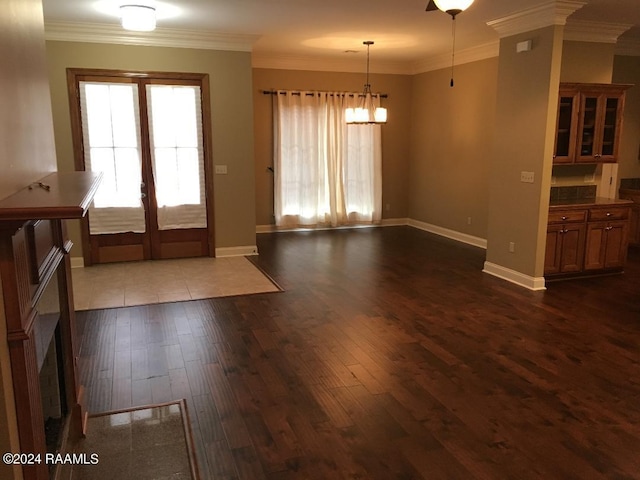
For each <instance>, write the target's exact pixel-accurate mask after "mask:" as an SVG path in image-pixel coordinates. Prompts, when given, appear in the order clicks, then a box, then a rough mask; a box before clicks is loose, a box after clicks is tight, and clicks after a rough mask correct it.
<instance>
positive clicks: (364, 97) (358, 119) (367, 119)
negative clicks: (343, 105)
mask: <svg viewBox="0 0 640 480" xmlns="http://www.w3.org/2000/svg"><path fill="white" fill-rule="evenodd" d="M362 44H363V45H366V46H367V80H366V83H365V84H364V90H363V92H362V93H361V94H360V95H359V96H358V106H357V107H355V108H347V109H346V110H345V112H344V118H345V122H346V123H347V124H352V125H364V124H382V123H387V109H386V108H382V107H377V106H376V105H375V103H374V101H373V98H374V95H373V93H371V84H370V83H369V47H371V45H373V42H372V41H371V40H367V41H365V42H362Z"/></svg>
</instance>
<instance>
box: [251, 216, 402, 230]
mask: <svg viewBox="0 0 640 480" xmlns="http://www.w3.org/2000/svg"><path fill="white" fill-rule="evenodd" d="M387 221H388V220H382V221H381V222H380V223H379V224H366V225H341V226H339V227H310V228H305V227H290V228H287V227H284V228H278V227H276V226H275V225H256V233H273V232H315V231H318V232H319V231H322V230H350V229H353V228H377V227H388V226H397V225H406V224H407V223H406V220H403V219H397V220H396V219H394V220H392V221H393V222H394V223H389V224H387V223H386V222H387ZM395 222H402V223H395Z"/></svg>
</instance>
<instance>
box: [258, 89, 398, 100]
mask: <svg viewBox="0 0 640 480" xmlns="http://www.w3.org/2000/svg"><path fill="white" fill-rule="evenodd" d="M300 93H301V92H291V94H292V95H300ZM317 93H321V92H307V93H306V94H305V95H306V96H307V97H313V96H314V95H316V94H317ZM262 94H263V95H277V94H278V92H277V91H276V90H262ZM282 95H284V92H283V93H282ZM328 95H348V96H350V97H355V96H356V95H358V96H362V94H361V93H329V94H328ZM372 96H374V97H380V98H389V96H388V95H387V94H386V93H374V94H372Z"/></svg>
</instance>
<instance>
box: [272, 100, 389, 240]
mask: <svg viewBox="0 0 640 480" xmlns="http://www.w3.org/2000/svg"><path fill="white" fill-rule="evenodd" d="M277 97H278V98H277V102H276V109H275V127H276V128H275V143H274V144H275V174H276V175H275V217H276V225H277V226H283V227H294V226H322V225H331V226H338V225H349V224H357V223H375V222H377V221H379V220H380V218H381V205H382V195H381V190H382V187H381V184H382V180H381V176H382V174H381V170H382V168H381V163H382V162H381V135H380V126H379V125H348V126H347V125H346V123H345V120H344V111H345V109H346V108H348V107H350V106H352V104H354V103H355V102H356V101H357V99H356V98H354V97H353V96H351V95H348V94H344V93H326V92H313V93H311V92H300V93H299V94H297V92H278V95H277Z"/></svg>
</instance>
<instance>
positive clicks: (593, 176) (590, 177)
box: [584, 173, 596, 183]
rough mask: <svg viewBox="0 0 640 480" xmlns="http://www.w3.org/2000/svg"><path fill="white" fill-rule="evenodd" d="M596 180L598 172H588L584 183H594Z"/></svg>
mask: <svg viewBox="0 0 640 480" xmlns="http://www.w3.org/2000/svg"><path fill="white" fill-rule="evenodd" d="M595 180H596V174H595V173H587V174H586V175H585V176H584V183H593V182H595Z"/></svg>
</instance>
